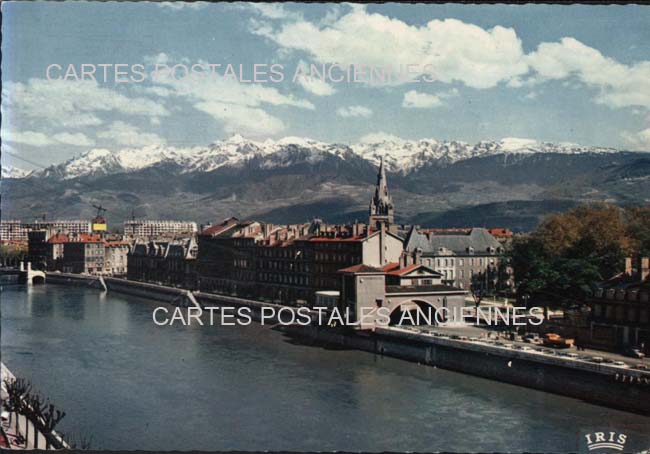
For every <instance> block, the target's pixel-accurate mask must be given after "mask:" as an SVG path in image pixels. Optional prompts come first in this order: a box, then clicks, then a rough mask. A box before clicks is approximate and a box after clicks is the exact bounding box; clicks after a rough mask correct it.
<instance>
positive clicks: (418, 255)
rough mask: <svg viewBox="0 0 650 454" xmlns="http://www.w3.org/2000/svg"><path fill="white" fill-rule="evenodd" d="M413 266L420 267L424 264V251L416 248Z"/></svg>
mask: <svg viewBox="0 0 650 454" xmlns="http://www.w3.org/2000/svg"><path fill="white" fill-rule="evenodd" d="M413 255H414V257H413V264H414V265H420V264H421V263H422V249H420V248H419V247H418V248H415V251H414V252H413Z"/></svg>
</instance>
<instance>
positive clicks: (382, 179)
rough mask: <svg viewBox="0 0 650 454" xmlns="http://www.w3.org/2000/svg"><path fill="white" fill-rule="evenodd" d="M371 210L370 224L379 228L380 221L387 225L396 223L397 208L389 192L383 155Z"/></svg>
mask: <svg viewBox="0 0 650 454" xmlns="http://www.w3.org/2000/svg"><path fill="white" fill-rule="evenodd" d="M369 211H370V219H369V225H370V226H371V227H375V228H379V224H380V223H384V224H386V227H389V226H391V225H393V224H394V221H395V208H394V206H393V200H392V199H391V197H390V194H389V193H388V181H387V179H386V167H385V165H384V157H383V156H382V158H381V162H380V164H379V172H378V173H377V186H376V187H375V195H374V197H373V198H372V201H371V202H370V210H369Z"/></svg>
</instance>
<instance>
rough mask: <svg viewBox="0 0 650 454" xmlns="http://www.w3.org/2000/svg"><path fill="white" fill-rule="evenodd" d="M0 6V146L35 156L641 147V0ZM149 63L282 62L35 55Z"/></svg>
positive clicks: (648, 81)
mask: <svg viewBox="0 0 650 454" xmlns="http://www.w3.org/2000/svg"><path fill="white" fill-rule="evenodd" d="M2 13H3V19H4V20H3V25H2V28H3V29H2V33H3V41H2V52H3V61H2V82H3V93H2V96H3V112H2V113H3V119H4V121H3V125H2V138H3V147H5V149H6V150H9V151H10V152H12V153H13V154H19V155H20V156H23V157H24V158H26V159H28V160H31V161H34V162H37V163H40V164H41V165H48V164H51V163H56V162H60V161H62V160H65V159H67V158H69V157H71V156H74V155H76V154H79V153H81V152H84V151H87V150H90V149H92V148H107V149H109V150H114V149H119V148H124V147H142V146H147V145H151V144H167V145H169V146H189V145H205V144H208V143H210V142H212V141H215V140H219V139H225V138H228V137H229V136H231V135H233V134H236V133H241V134H242V135H244V136H246V137H250V138H252V139H266V138H280V137H285V136H301V137H310V138H313V139H317V140H321V141H327V142H355V141H358V140H372V139H373V138H377V137H383V136H396V137H400V138H403V139H420V138H435V139H438V140H448V139H449V140H451V139H453V140H464V141H468V142H476V141H479V140H498V139H501V138H505V137H518V138H529V139H535V140H539V141H552V142H573V143H580V144H584V145H602V146H612V147H620V148H625V149H641V150H650V7H647V6H635V5H631V6H588V5H573V6H560V5H527V6H516V5H510V6H507V5H482V6H477V5H408V4H383V5H368V6H360V5H331V4H330V5H328V4H317V5H303V4H292V3H287V4H273V5H269V4H257V5H254V4H245V3H236V4H205V3H198V4H180V3H176V4H169V3H168V4H162V5H161V4H154V3H147V2H138V3H115V2H109V3H85V2H53V3H46V2H16V3H13V2H3V3H2ZM156 62H158V63H159V64H160V63H165V64H169V65H173V64H187V65H191V64H194V63H198V62H205V63H215V64H222V65H225V64H227V63H231V64H233V65H239V64H241V65H243V67H244V68H245V72H246V71H248V73H249V74H250V72H251V71H252V67H253V64H267V65H271V64H281V65H283V67H284V69H285V76H286V77H285V81H283V82H282V83H278V84H270V83H266V84H261V83H260V84H246V83H240V82H238V81H236V80H232V79H231V80H227V81H224V80H212V79H207V80H203V81H199V82H192V81H189V80H183V81H173V80H172V81H170V80H167V81H165V80H158V79H156V80H152V78H150V77H147V79H146V80H145V81H144V82H142V83H124V84H117V83H115V81H114V80H113V79H112V78H111V77H109V80H107V81H104V80H99V81H92V80H86V81H81V80H47V79H46V68H47V67H48V65H51V64H59V65H62V67H64V68H65V67H67V66H68V65H70V64H72V65H73V66H74V67H75V68H77V69H79V68H80V65H81V64H89V65H98V64H101V63H104V64H118V63H119V64H127V65H129V66H130V65H135V64H142V65H145V66H146V68H147V69H148V70H149V69H151V68H152V65H154V64H155V63H156ZM299 62H303V63H306V64H311V63H314V64H318V65H322V64H332V63H340V64H346V65H350V64H366V65H375V66H378V67H382V66H386V65H399V64H404V65H406V64H417V65H420V66H419V67H421V66H422V65H424V64H429V65H430V66H429V69H430V70H431V71H430V72H431V74H430V77H431V78H432V79H435V80H434V81H433V82H431V83H422V82H421V83H395V84H390V85H386V84H384V85H381V84H368V83H338V84H337V83H332V82H331V81H329V82H327V81H326V82H322V81H312V82H311V83H307V82H304V81H303V83H298V82H293V81H292V80H291V78H292V76H293V71H294V69H295V67H296V65H298V63H299ZM11 165H14V166H16V167H21V168H30V167H33V166H31V165H29V164H27V163H25V162H19V161H14V160H11Z"/></svg>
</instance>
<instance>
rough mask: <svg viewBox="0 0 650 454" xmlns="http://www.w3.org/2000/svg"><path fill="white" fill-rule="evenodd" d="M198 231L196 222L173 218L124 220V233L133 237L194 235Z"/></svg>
mask: <svg viewBox="0 0 650 454" xmlns="http://www.w3.org/2000/svg"><path fill="white" fill-rule="evenodd" d="M197 231H198V227H197V225H196V222H191V221H173V220H149V219H141V220H136V219H132V220H129V221H124V235H125V236H126V237H127V238H131V239H149V240H153V239H157V238H173V237H176V236H192V235H195V234H196V233H197Z"/></svg>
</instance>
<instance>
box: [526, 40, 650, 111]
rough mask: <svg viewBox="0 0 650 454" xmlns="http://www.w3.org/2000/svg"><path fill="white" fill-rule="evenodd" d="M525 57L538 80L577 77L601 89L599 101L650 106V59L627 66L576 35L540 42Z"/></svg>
mask: <svg viewBox="0 0 650 454" xmlns="http://www.w3.org/2000/svg"><path fill="white" fill-rule="evenodd" d="M525 60H526V62H527V63H528V64H529V65H530V68H531V69H532V70H533V71H534V74H533V76H532V80H533V81H534V82H536V83H540V82H543V81H546V80H560V79H568V78H575V79H577V81H578V82H580V83H581V84H584V85H586V86H588V87H592V88H596V89H598V93H597V95H596V98H595V101H596V102H597V103H599V104H605V105H607V106H610V107H613V108H621V107H632V106H643V107H646V108H650V61H642V62H639V63H635V64H633V65H625V64H622V63H619V62H617V61H616V60H614V59H612V58H609V57H605V56H604V55H603V54H602V53H601V52H600V51H598V50H596V49H594V48H592V47H589V46H587V45H585V44H583V43H581V42H580V41H578V40H576V39H574V38H562V39H561V40H560V42H557V43H541V44H540V45H539V46H538V48H537V50H536V51H535V52H532V53H530V54H528V55H527V56H526V57H525Z"/></svg>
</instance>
